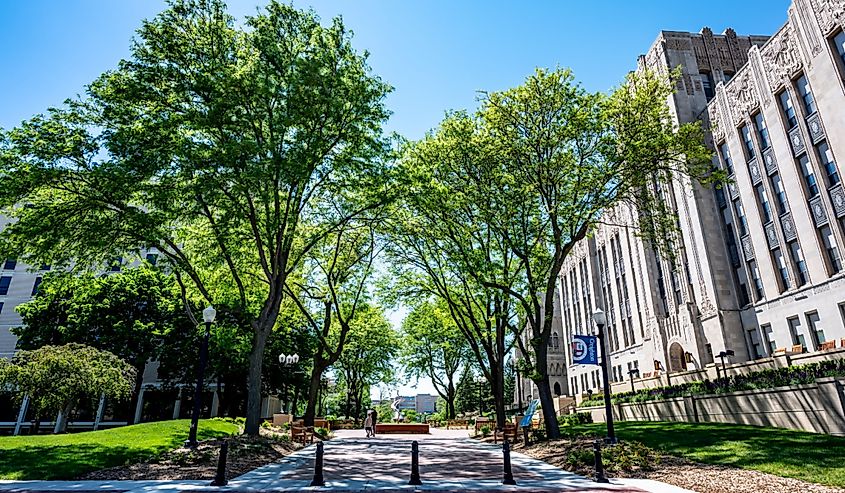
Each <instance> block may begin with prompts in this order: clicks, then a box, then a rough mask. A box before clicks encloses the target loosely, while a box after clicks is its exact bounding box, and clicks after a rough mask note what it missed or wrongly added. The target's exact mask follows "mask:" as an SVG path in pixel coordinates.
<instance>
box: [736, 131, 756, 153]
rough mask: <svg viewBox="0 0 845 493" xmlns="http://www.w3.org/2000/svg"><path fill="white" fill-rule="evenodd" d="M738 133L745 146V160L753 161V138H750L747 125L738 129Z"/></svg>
mask: <svg viewBox="0 0 845 493" xmlns="http://www.w3.org/2000/svg"><path fill="white" fill-rule="evenodd" d="M739 133H740V134H741V135H742V142H743V143H744V144H745V157H746V159H749V160H750V159H754V138H753V137H752V136H751V129H750V128H748V125H743V126H742V128H740V129H739Z"/></svg>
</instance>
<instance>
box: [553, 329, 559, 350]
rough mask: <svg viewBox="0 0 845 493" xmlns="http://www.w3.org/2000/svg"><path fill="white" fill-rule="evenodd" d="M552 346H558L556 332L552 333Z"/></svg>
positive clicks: (556, 347)
mask: <svg viewBox="0 0 845 493" xmlns="http://www.w3.org/2000/svg"><path fill="white" fill-rule="evenodd" d="M552 347H553V348H555V349H558V348H560V339H559V338H558V336H557V332H555V333H554V334H552Z"/></svg>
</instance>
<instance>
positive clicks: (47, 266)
mask: <svg viewBox="0 0 845 493" xmlns="http://www.w3.org/2000/svg"><path fill="white" fill-rule="evenodd" d="M38 270H50V264H41V267H39V268H38Z"/></svg>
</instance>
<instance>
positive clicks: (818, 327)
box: [522, 0, 845, 395]
mask: <svg viewBox="0 0 845 493" xmlns="http://www.w3.org/2000/svg"><path fill="white" fill-rule="evenodd" d="M843 24H845V4H842V3H841V2H835V1H833V0H794V2H793V4H792V5H791V6H790V8H789V12H788V21H787V23H786V24H785V25H784V26H783V28H781V29H780V30H779V31H778V32H777V33H776V34H775V35H774V36H772V37H771V38H769V37H765V36H737V35H736V33H735V32H734V31H733V30H731V29H728V30H726V31H725V32H724V33H723V34H714V33H713V32H712V31H711V30H710V29H707V28H705V29H703V30H702V31H701V32H700V33H685V32H671V31H663V32H661V33H660V35H659V36H658V38H657V40H656V41H655V43H654V44H653V45H652V47H651V49H650V50H649V51H648V52H647V54H645V55H643V56H641V57H640V59H639V61H638V67H639V68H641V69H642V68H649V69H651V70H658V71H663V72H666V71H669V70H672V69H675V68H677V67H680V70H681V78H680V80H679V82H678V88H677V91H676V93H675V94H674V95H673V96H672V97H671V98H670V100H669V102H668V103H669V106H670V109H671V112H672V114H673V116H674V118H675V121H676V122H678V123H686V122H693V121H696V120H702V121H703V122H704V123H705V124H706V125H708V126H709V128H710V131H711V135H708V144H709V145H711V147H712V148H713V149H714V150H716V151H718V152H714V163H715V164H717V165H718V166H722V167H724V168H725V169H727V170H728V171H729V172H730V173H731V179H732V181H731V183H730V184H729V185H728V186H727V187H724V188H722V189H716V188H711V187H703V186H701V185H699V184H698V183H692V182H690V180H688V179H683V178H679V179H677V180H675V181H674V182H673V183H672V184H671V186H670V187H666V188H665V189H664V190H661V191H660V192H661V193H662V195H663V196H664V199H665V200H666V202H667V203H668V204H670V205H671V206H672V207H673V209H674V210H675V211H676V212H677V214H678V219H679V222H678V226H679V233H680V234H679V236H680V238H679V241H678V244H677V245H676V249H675V255H674V258H671V259H669V258H663V257H661V255H659V254H658V253H657V252H656V251H655V250H653V249H652V248H650V247H649V245H647V244H645V243H643V242H642V241H641V240H640V239H639V238H638V237H637V236H636V234H635V232H636V228H637V218H638V214H637V212H636V211H635V210H632V209H630V208H629V207H627V206H619V207H617V208H616V209H615V210H613V211H610V212H609V213H608V215H607V218H606V220H605V221H603V223H605V224H602V225H600V226H599V227H597V229H596V230H595V232H594V235H593V236H592V237H591V238H589V239H585V240H584V241H582V242H580V243H579V244H578V245H577V246H576V248H575V249H574V250H573V252H572V253H571V254H570V256H569V258H568V259H567V260H566V263H565V265H564V267H563V270H562V272H561V275H560V282H559V286H558V297H557V299H556V307H555V313H556V320H555V326H554V331H555V335H554V336H553V338H554V337H558V338H559V339H560V340H561V341H565V342H562V343H561V345H560V354H556V355H555V359H554V360H552V358H551V357H550V366H549V374H550V375H552V379H560V378H561V377H562V378H563V379H564V380H565V381H566V384H565V385H564V387H562V388H563V389H565V390H564V393H569V394H570V395H583V394H585V393H588V392H594V391H596V390H597V389H598V388H599V387H601V375H600V372H599V369H598V367H596V366H582V365H571V361H572V360H571V355H570V354H569V352H570V350H569V341H571V339H572V335H574V334H591V333H593V332H594V331H595V329H594V327H593V325H592V321H591V313H592V312H593V311H594V310H595V309H596V308H602V309H603V310H604V311H605V312H606V314H607V315H606V318H607V327H606V329H607V337H608V346H609V352H610V358H609V361H610V368H609V372H610V378H611V380H612V381H613V382H622V381H627V380H629V379H631V378H636V377H637V376H639V377H643V378H646V377H653V376H655V375H666V374H667V373H668V374H671V373H674V372H681V371H685V370H692V369H700V368H702V367H704V366H706V365H709V364H712V363H713V362H714V358H715V357H716V356H717V355H718V354H719V353H720V352H722V351H728V350H730V351H733V352H734V356H733V357H730V358H729V359H728V361H734V362H738V361H745V360H750V359H757V358H763V357H767V356H770V355H772V354H773V353H778V352H786V351H818V350H824V349H826V348H829V347H830V346H832V345H834V344H836V342H835V341H836V340H838V339H841V338H845V328H843V324H845V290H843V287H845V271H843V269H842V261H841V257H840V248H839V245H841V244H843V241H845V236H843V235H845V219H843V217H845V194H843V192H842V184H841V182H840V176H841V173H842V168H841V162H842V159H843V158H842V157H841V156H845V127H844V126H845V83H843V80H845V34H843ZM837 159H838V160H837ZM837 163H839V164H837ZM558 314H559V318H557V315H558ZM839 344H845V340H843V341H841V342H840V343H839ZM560 358H563V360H564V369H563V371H562V372H561V371H559V370H558V368H557V365H558V363H559V359H560ZM522 384H523V387H525V386H526V385H527V386H528V387H530V385H531V384H530V383H529V382H527V381H525V380H523V381H522ZM528 387H526V388H528Z"/></svg>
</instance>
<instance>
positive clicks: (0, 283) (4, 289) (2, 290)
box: [0, 276, 12, 295]
mask: <svg viewBox="0 0 845 493" xmlns="http://www.w3.org/2000/svg"><path fill="white" fill-rule="evenodd" d="M11 283H12V277H11V276H2V277H0V295H5V294H9V284H11Z"/></svg>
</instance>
